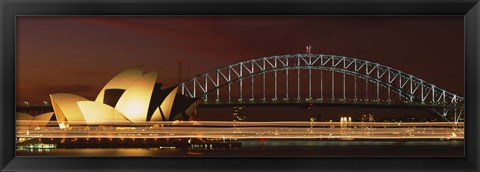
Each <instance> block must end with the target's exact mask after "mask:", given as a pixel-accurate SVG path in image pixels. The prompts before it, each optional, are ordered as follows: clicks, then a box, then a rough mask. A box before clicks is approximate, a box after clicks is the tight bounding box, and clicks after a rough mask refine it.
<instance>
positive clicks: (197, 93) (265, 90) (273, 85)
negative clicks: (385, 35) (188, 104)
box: [180, 54, 464, 123]
mask: <svg viewBox="0 0 480 172" xmlns="http://www.w3.org/2000/svg"><path fill="white" fill-rule="evenodd" d="M180 89H181V93H182V94H183V95H186V96H189V97H202V98H203V100H204V102H203V104H204V105H221V104H244V105H248V104H305V103H308V104H347V105H348V104H357V105H358V104H360V105H362V104H364V105H381V106H383V105H384V106H389V105H403V106H412V107H422V108H426V109H428V110H430V111H433V112H435V113H436V114H438V115H440V116H442V117H444V118H445V119H446V120H448V121H454V122H455V123H457V122H458V121H459V120H461V118H462V115H463V111H464V98H463V97H460V96H457V95H455V94H452V93H450V92H448V91H446V90H444V89H441V88H438V87H437V86H435V85H434V84H431V83H428V82H427V81H425V80H423V79H420V78H417V77H415V76H413V75H411V74H408V73H404V72H402V71H400V70H397V69H394V68H391V67H388V66H385V65H382V64H378V63H374V62H370V61H366V60H361V59H356V58H350V57H344V56H335V55H324V54H293V55H281V56H271V57H263V58H258V59H251V60H248V61H242V62H239V63H236V64H231V65H228V66H224V67H221V68H218V69H214V70H211V71H208V72H206V73H204V74H201V75H197V76H196V77H194V78H191V79H189V80H187V81H185V82H183V83H181V84H180ZM211 97H213V98H211Z"/></svg>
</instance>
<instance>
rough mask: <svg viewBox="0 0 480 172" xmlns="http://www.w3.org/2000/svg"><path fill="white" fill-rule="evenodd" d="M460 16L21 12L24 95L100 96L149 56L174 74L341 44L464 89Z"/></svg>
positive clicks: (347, 51)
mask: <svg viewBox="0 0 480 172" xmlns="http://www.w3.org/2000/svg"><path fill="white" fill-rule="evenodd" d="M463 22H464V20H463V16H425V17H415V16H393V17H392V16H391V17H387V16H385V17H382V16H355V17H354V16H303V17H302V16H297V17H294V16H290V17H288V16H263V17H259V16H236V17H234V16H223V17H218V16H203V17H202V16H151V17H133V16H132V17H125V16H115V17H114V16H89V17H72V16H65V17H52V16H49V17H37V16H31V17H30V16H21V17H17V104H18V105H19V106H22V105H23V102H24V101H29V102H30V104H31V105H35V104H37V105H40V104H42V102H43V101H44V100H46V101H49V98H48V95H49V94H51V93H60V92H67V93H73V94H77V95H80V96H83V97H86V98H88V99H90V100H93V99H94V98H95V97H96V95H97V94H98V93H99V91H100V90H101V88H102V87H103V86H104V84H106V83H107V82H108V81H109V80H110V79H111V78H112V77H113V76H115V75H116V74H117V73H119V72H121V71H122V70H125V69H128V68H130V67H133V66H137V65H143V66H144V69H145V72H148V71H152V70H158V71H160V73H159V78H158V81H159V82H164V83H165V84H166V85H173V84H175V83H176V82H177V76H178V68H177V63H176V61H177V60H183V61H186V62H188V63H187V64H185V65H184V68H183V69H184V70H183V77H182V78H183V80H186V79H188V78H191V77H193V76H195V75H197V74H201V73H204V72H206V71H208V70H212V69H215V68H218V67H221V66H224V65H228V64H233V63H236V62H239V61H243V60H248V59H253V58H259V57H264V56H271V55H282V54H296V53H303V52H304V51H305V50H304V49H305V46H306V45H311V46H312V47H313V48H312V53H319V54H334V55H341V56H347V57H354V58H359V59H365V60H369V61H372V62H377V63H380V64H383V65H386V66H390V67H394V68H396V69H400V70H402V71H404V72H406V73H410V74H413V75H414V76H417V77H419V78H422V79H424V80H426V81H428V82H430V83H433V84H435V85H436V86H438V87H440V88H443V89H446V90H448V91H450V92H452V93H454V94H458V95H460V96H463V95H464V58H463V56H464V31H463V29H464V23H463Z"/></svg>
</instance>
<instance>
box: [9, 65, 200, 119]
mask: <svg viewBox="0 0 480 172" xmlns="http://www.w3.org/2000/svg"><path fill="white" fill-rule="evenodd" d="M157 75H158V72H149V73H146V74H144V73H143V69H142V67H134V68H131V69H128V70H125V71H123V72H121V73H119V74H118V75H116V76H115V77H113V78H112V79H111V80H110V81H109V82H108V83H107V84H106V85H105V86H104V87H103V89H102V90H101V91H100V93H99V94H98V96H97V98H96V99H95V100H94V101H91V100H88V99H86V98H84V97H81V96H78V95H75V94H70V93H55V94H50V101H51V104H52V106H53V110H54V112H49V113H44V114H40V115H37V116H35V117H34V116H31V115H28V114H25V113H17V116H16V117H17V126H23V127H33V128H36V127H45V126H46V125H52V123H53V124H55V125H56V124H58V127H60V128H69V127H70V126H76V125H79V126H90V125H132V126H135V125H143V126H145V125H149V124H151V125H153V124H154V123H155V121H174V120H190V119H191V118H192V115H194V113H195V109H196V107H197V106H198V104H199V103H200V102H201V101H200V99H198V98H188V97H186V96H184V95H180V94H177V90H178V86H173V87H169V88H162V83H158V82H157Z"/></svg>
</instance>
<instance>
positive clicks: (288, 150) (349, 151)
mask: <svg viewBox="0 0 480 172" xmlns="http://www.w3.org/2000/svg"><path fill="white" fill-rule="evenodd" d="M463 145H464V142H463V141H304V140H281V141H280V140H243V141H242V147H239V148H213V149H210V148H74V149H67V148H62V149H21V150H17V156H113V157H116V156H463V155H464V146H463Z"/></svg>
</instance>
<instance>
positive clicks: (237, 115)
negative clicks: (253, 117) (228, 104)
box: [233, 106, 247, 122]
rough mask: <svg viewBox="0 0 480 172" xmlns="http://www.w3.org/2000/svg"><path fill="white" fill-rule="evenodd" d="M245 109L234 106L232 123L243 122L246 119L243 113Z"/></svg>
mask: <svg viewBox="0 0 480 172" xmlns="http://www.w3.org/2000/svg"><path fill="white" fill-rule="evenodd" d="M245 110H246V107H245V106H234V107H233V121H235V122H237V121H245V119H247V117H246V113H245Z"/></svg>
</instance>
